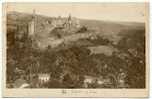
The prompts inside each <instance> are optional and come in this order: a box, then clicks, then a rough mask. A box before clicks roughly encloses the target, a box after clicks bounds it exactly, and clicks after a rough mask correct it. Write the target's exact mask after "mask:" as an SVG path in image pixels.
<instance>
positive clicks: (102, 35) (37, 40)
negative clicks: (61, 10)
mask: <svg viewBox="0 0 152 99" xmlns="http://www.w3.org/2000/svg"><path fill="white" fill-rule="evenodd" d="M32 17H33V16H32V15H31V14H26V13H18V12H10V13H8V14H7V25H8V27H9V26H10V25H11V26H16V25H18V26H22V24H27V23H28V22H30V21H31V20H32ZM35 17H36V20H35V21H36V26H35V34H34V35H33V36H27V37H26V38H25V39H24V40H23V39H21V40H18V39H16V38H15V37H14V42H15V43H12V47H9V45H8V49H7V55H8V57H7V58H8V59H7V75H8V76H7V83H8V85H11V84H12V83H13V84H15V81H16V80H17V79H19V78H23V77H24V78H25V80H26V81H27V82H28V83H29V85H30V87H31V88H145V76H144V75H145V27H144V23H135V22H130V23H129V22H127V23H125V22H109V21H100V20H86V19H79V21H80V25H81V27H80V28H76V27H74V28H75V30H76V31H74V32H73V31H72V32H71V28H70V29H69V28H63V27H54V26H52V24H50V23H51V22H52V21H53V20H55V19H56V18H53V17H47V16H42V15H35ZM65 19H66V18H63V20H65ZM25 28H26V25H23V27H22V28H21V30H22V31H20V32H17V31H15V32H12V31H10V30H9V29H11V28H7V31H8V32H7V34H11V33H14V34H15V35H16V36H19V35H20V34H21V33H22V32H24V33H25V34H27V32H26V31H24V29H25ZM24 36H25V35H24ZM24 36H22V38H24ZM7 37H8V39H7V41H11V39H12V38H11V37H13V36H7ZM16 68H17V69H19V70H20V71H23V73H20V72H18V71H17V70H16ZM42 73H46V74H47V75H49V76H50V79H49V81H48V82H47V83H43V84H42V85H38V87H37V86H36V84H34V83H33V82H34V81H36V82H38V81H37V80H38V76H39V74H42ZM14 75H15V76H14ZM31 75H36V76H34V77H33V76H32V77H31ZM22 76H23V77H22ZM28 77H30V78H31V79H32V81H31V79H30V80H29V79H28ZM87 79H90V80H91V81H90V82H87ZM98 82H102V83H98ZM137 83H139V84H138V85H137ZM141 83H142V84H141ZM12 86H13V85H12ZM9 88H11V87H9Z"/></svg>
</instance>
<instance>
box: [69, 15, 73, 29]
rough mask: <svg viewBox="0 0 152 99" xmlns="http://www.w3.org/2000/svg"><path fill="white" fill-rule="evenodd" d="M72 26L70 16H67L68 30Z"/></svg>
mask: <svg viewBox="0 0 152 99" xmlns="http://www.w3.org/2000/svg"><path fill="white" fill-rule="evenodd" d="M71 25H72V17H71V14H69V17H68V27H69V28H70V27H71Z"/></svg>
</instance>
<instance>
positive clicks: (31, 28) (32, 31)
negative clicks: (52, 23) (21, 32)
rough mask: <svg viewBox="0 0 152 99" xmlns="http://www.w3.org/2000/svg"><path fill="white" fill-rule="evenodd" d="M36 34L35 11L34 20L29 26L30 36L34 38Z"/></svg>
mask: <svg viewBox="0 0 152 99" xmlns="http://www.w3.org/2000/svg"><path fill="white" fill-rule="evenodd" d="M34 33H35V10H33V15H32V20H31V21H30V22H29V24H28V34H29V36H33V35H34Z"/></svg>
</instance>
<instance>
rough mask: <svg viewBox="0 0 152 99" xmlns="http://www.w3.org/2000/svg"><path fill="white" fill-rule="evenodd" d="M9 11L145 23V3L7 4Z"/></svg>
mask: <svg viewBox="0 0 152 99" xmlns="http://www.w3.org/2000/svg"><path fill="white" fill-rule="evenodd" d="M6 7H7V11H18V12H25V13H32V12H33V10H34V9H35V11H36V14H42V15H46V16H55V17H57V16H61V17H67V16H68V15H69V14H71V15H72V16H73V17H78V18H83V19H96V20H106V21H128V22H145V21H146V19H145V18H146V17H145V16H146V13H147V11H148V9H147V8H148V6H147V4H145V3H7V4H6Z"/></svg>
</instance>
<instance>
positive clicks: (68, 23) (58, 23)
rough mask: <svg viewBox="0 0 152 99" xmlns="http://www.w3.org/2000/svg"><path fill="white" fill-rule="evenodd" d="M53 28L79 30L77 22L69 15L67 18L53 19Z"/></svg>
mask: <svg viewBox="0 0 152 99" xmlns="http://www.w3.org/2000/svg"><path fill="white" fill-rule="evenodd" d="M51 24H52V25H53V26H54V27H64V28H69V29H70V28H72V27H74V28H79V27H80V23H79V20H78V19H77V18H75V17H71V14H69V16H68V17H67V18H62V17H61V16H59V17H57V18H54V19H53V20H52V22H51Z"/></svg>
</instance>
